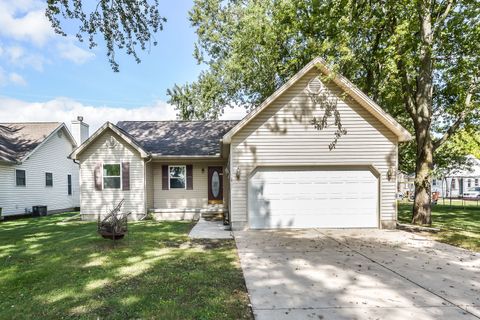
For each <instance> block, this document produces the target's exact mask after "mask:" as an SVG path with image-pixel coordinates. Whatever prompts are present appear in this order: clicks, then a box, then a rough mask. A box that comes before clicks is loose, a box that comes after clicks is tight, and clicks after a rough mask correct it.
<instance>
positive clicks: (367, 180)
mask: <svg viewBox="0 0 480 320" xmlns="http://www.w3.org/2000/svg"><path fill="white" fill-rule="evenodd" d="M248 200H249V204H248V205H249V223H250V227H251V228H307V227H323V228H355V227H377V226H378V218H377V217H378V214H377V206H378V180H377V178H376V177H375V176H374V175H373V173H372V172H370V171H369V170H367V169H364V170H344V169H343V170H341V169H338V170H331V169H330V170H309V171H307V170H301V169H299V170H292V169H286V170H281V169H272V168H264V169H260V170H258V171H257V172H256V173H254V174H253V175H252V177H251V178H250V180H249V199H248Z"/></svg>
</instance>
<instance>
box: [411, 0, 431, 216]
mask: <svg viewBox="0 0 480 320" xmlns="http://www.w3.org/2000/svg"><path fill="white" fill-rule="evenodd" d="M431 7H432V0H418V3H417V10H418V18H419V22H420V39H421V44H420V54H419V70H418V71H419V72H418V76H417V81H416V85H417V90H416V95H415V109H416V110H415V111H414V114H415V117H414V118H413V119H412V120H413V122H414V125H415V138H416V141H417V161H416V168H415V202H414V204H413V217H412V223H415V224H427V225H430V224H432V208H431V191H432V187H431V185H430V173H431V172H432V169H433V143H432V137H431V134H430V127H431V121H432V104H433V55H432V50H433V33H432V17H431V14H430V9H431Z"/></svg>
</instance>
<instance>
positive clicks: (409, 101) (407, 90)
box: [397, 59, 417, 121]
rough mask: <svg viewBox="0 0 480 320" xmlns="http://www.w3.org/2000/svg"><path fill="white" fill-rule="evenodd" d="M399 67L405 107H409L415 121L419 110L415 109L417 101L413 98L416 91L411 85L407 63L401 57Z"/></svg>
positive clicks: (409, 112) (408, 110)
mask: <svg viewBox="0 0 480 320" xmlns="http://www.w3.org/2000/svg"><path fill="white" fill-rule="evenodd" d="M397 69H398V72H399V73H400V77H401V79H402V90H403V100H404V101H405V108H406V109H407V112H408V114H409V115H410V117H411V118H412V120H413V121H415V117H416V113H417V112H416V110H415V101H414V99H413V97H414V93H413V91H412V89H411V87H410V79H409V77H408V74H407V70H406V67H405V64H404V63H403V61H402V60H401V59H400V60H399V61H398V62H397Z"/></svg>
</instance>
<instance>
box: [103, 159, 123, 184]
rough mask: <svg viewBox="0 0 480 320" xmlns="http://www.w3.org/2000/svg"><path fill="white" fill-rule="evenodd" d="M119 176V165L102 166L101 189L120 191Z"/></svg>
mask: <svg viewBox="0 0 480 320" xmlns="http://www.w3.org/2000/svg"><path fill="white" fill-rule="evenodd" d="M121 185H122V183H121V176H120V164H104V165H103V188H104V189H120V186H121Z"/></svg>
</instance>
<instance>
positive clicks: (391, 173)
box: [387, 167, 395, 181]
mask: <svg viewBox="0 0 480 320" xmlns="http://www.w3.org/2000/svg"><path fill="white" fill-rule="evenodd" d="M394 175H395V169H394V168H393V167H390V168H388V171H387V179H388V181H392V179H393V177H394Z"/></svg>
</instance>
